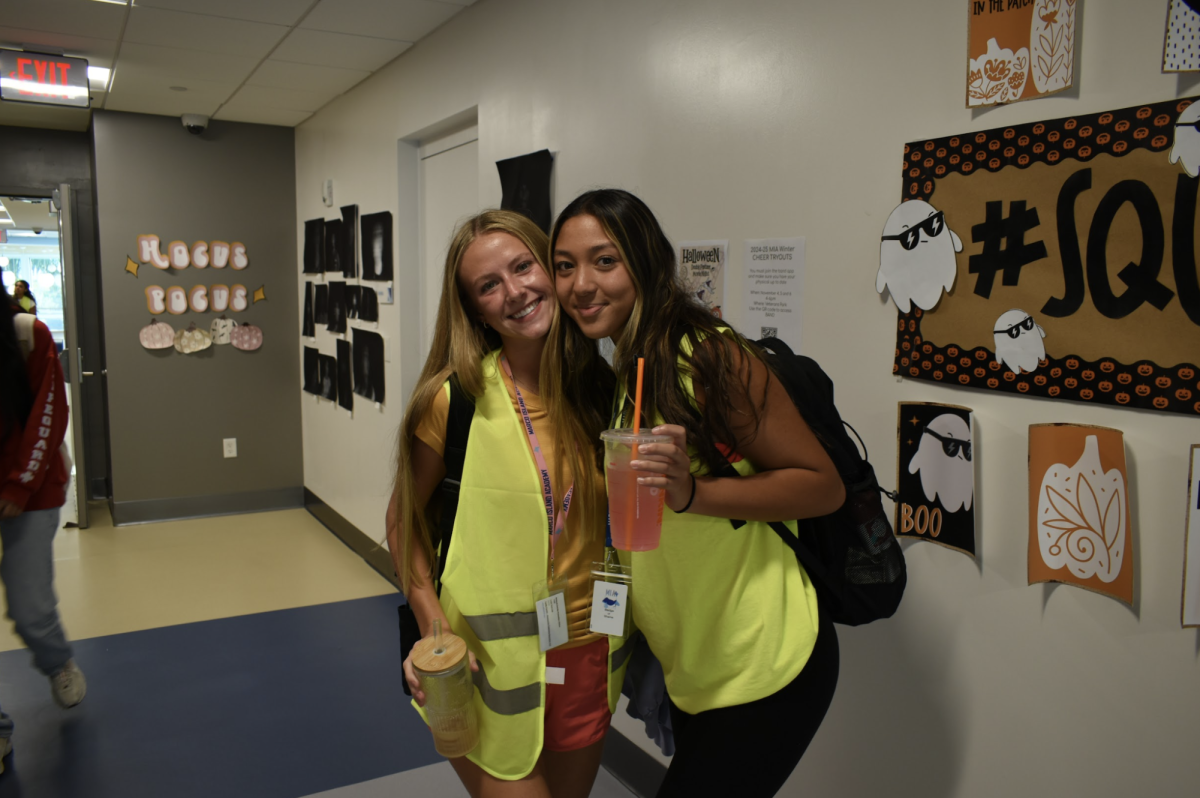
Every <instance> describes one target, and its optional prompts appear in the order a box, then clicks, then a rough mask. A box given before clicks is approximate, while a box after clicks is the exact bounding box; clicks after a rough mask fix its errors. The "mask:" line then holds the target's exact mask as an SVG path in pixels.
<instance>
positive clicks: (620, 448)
mask: <svg viewBox="0 0 1200 798" xmlns="http://www.w3.org/2000/svg"><path fill="white" fill-rule="evenodd" d="M600 438H601V439H602V440H603V441H604V476H605V481H606V482H607V483H608V517H609V523H610V524H611V525H612V542H613V547H614V548H618V549H620V550H621V551H650V550H651V549H657V548H658V539H659V536H660V535H661V533H662V515H663V501H664V500H665V499H666V495H667V492H666V491H665V490H664V489H662V488H651V487H647V486H645V485H639V484H638V483H637V479H638V476H645V475H646V473H647V472H644V471H634V470H633V469H632V468H630V466H629V461H630V460H631V459H633V458H632V455H633V448H634V445H635V444H636V445H638V446H641V445H645V444H648V443H670V442H671V437H670V436H669V435H652V434H650V433H649V432H639V433H637V434H636V435H635V434H634V432H633V430H631V429H610V430H605V431H604V432H602V433H600Z"/></svg>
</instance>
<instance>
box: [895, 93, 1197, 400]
mask: <svg viewBox="0 0 1200 798" xmlns="http://www.w3.org/2000/svg"><path fill="white" fill-rule="evenodd" d="M904 150H905V154H904V162H905V167H904V168H905V172H904V175H905V177H904V188H903V195H904V200H905V201H903V202H902V203H901V204H900V206H898V207H897V208H896V209H895V210H893V211H892V214H891V216H889V218H888V220H887V222H886V224H885V226H884V228H883V231H882V235H881V237H880V265H879V272H878V274H877V278H876V288H877V290H879V291H880V292H883V291H884V290H886V291H887V292H888V294H889V295H890V296H891V298H892V299H893V300H894V302H895V304H896V306H897V309H898V310H899V317H898V320H897V337H896V346H895V362H894V365H893V367H892V371H893V372H894V373H896V374H899V375H901V376H904V377H907V378H912V379H921V380H929V381H932V382H941V383H945V384H950V385H959V386H965V387H970V388H982V389H985V390H994V391H1005V392H1009V393H1017V394H1026V395H1029V396H1042V397H1047V398H1052V399H1066V400H1071V401H1077V402H1087V403H1091V404H1108V405H1116V406H1125V407H1137V408H1142V409H1151V410H1161V411H1165V412H1171V413H1182V414H1185V415H1189V416H1200V374H1198V372H1200V367H1198V366H1197V363H1198V362H1200V273H1198V272H1197V260H1196V235H1195V232H1196V219H1197V204H1198V203H1197V197H1198V196H1200V180H1197V179H1196V175H1198V174H1200V105H1193V104H1192V100H1191V99H1183V100H1169V101H1166V102H1160V103H1151V104H1149V105H1143V106H1137V107H1131V108H1124V109H1120V110H1117V111H1108V112H1104V113H1097V114H1084V115H1080V116H1074V117H1067V118H1062V119H1054V120H1049V121H1045V122H1036V123H1031V124H1026V125H1015V126H1013V127H1007V128H995V129H992V130H985V131H980V132H978V133H969V134H963V135H958V136H947V137H945V138H938V139H930V140H927V141H917V142H912V143H910V144H908V145H906V146H905V148H904Z"/></svg>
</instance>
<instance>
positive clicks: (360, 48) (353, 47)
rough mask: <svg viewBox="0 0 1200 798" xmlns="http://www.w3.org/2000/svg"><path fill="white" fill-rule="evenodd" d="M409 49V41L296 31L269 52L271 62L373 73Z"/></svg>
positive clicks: (317, 31)
mask: <svg viewBox="0 0 1200 798" xmlns="http://www.w3.org/2000/svg"><path fill="white" fill-rule="evenodd" d="M409 47H412V43H411V42H401V41H394V40H392V39H377V38H375V37H373V36H353V35H351V34H348V33H332V32H330V31H323V30H305V29H303V28H297V29H295V30H293V31H292V32H291V34H290V35H289V36H288V37H287V38H286V39H284V40H283V44H281V45H279V47H278V48H276V50H275V52H273V53H271V59H272V60H274V61H292V62H295V63H300V64H317V65H319V66H331V67H342V68H344V69H365V70H367V71H368V72H374V71H375V70H376V69H379V68H380V67H381V66H383V65H384V64H386V63H388V62H389V61H391V60H392V59H393V58H395V57H396V56H398V55H400V54H401V53H402V52H404V51H405V50H407V49H408V48H409Z"/></svg>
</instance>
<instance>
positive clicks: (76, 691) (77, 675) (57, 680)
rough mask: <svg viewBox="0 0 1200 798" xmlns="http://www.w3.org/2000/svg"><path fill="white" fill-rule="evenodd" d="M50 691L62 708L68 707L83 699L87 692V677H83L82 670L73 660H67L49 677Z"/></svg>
mask: <svg viewBox="0 0 1200 798" xmlns="http://www.w3.org/2000/svg"><path fill="white" fill-rule="evenodd" d="M50 692H51V693H53V694H54V700H55V701H57V702H58V705H59V706H60V707H62V708H63V709H70V708H71V707H73V706H75V705H76V704H78V703H79V702H80V701H82V700H83V697H84V696H85V695H86V694H87V679H85V678H83V671H81V670H79V666H78V665H76V664H75V660H73V659H72V660H67V664H66V665H64V666H63V669H62V670H60V671H59V672H58V673H56V674H54V675H53V676H51V677H50Z"/></svg>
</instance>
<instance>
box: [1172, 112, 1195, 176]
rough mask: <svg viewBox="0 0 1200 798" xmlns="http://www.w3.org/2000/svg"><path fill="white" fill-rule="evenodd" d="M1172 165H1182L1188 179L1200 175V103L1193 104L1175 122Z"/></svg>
mask: <svg viewBox="0 0 1200 798" xmlns="http://www.w3.org/2000/svg"><path fill="white" fill-rule="evenodd" d="M1169 160H1170V161H1171V163H1181V162H1182V165H1183V171H1185V172H1187V175H1188V177H1195V176H1196V175H1200V103H1192V104H1191V105H1189V106H1188V107H1187V108H1184V109H1183V111H1182V112H1181V113H1180V114H1179V118H1178V119H1176V120H1175V144H1174V145H1172V147H1171V156H1170V159H1169Z"/></svg>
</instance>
